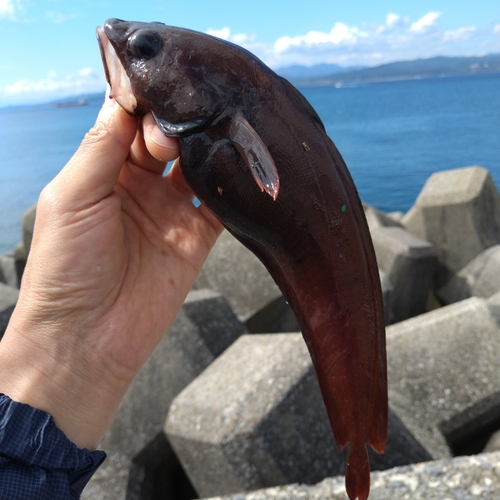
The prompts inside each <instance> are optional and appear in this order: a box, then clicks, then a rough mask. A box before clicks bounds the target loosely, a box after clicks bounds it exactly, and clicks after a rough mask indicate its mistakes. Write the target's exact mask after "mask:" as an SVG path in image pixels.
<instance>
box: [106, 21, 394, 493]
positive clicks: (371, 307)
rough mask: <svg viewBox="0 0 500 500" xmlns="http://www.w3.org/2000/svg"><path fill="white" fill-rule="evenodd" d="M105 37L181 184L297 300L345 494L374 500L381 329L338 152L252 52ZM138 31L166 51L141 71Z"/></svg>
mask: <svg viewBox="0 0 500 500" xmlns="http://www.w3.org/2000/svg"><path fill="white" fill-rule="evenodd" d="M103 29H104V32H105V33H106V35H107V37H108V38H109V39H110V41H111V43H112V45H113V47H114V48H115V50H116V53H117V55H118V57H119V58H120V60H121V62H122V64H123V66H124V67H125V70H126V72H127V74H128V76H129V78H130V81H131V85H132V89H133V92H134V95H135V97H136V98H137V101H138V103H137V108H136V109H135V110H128V111H129V112H136V113H138V114H140V113H144V112H146V111H147V110H151V111H152V112H153V114H154V116H155V117H156V118H157V121H158V123H159V124H160V126H161V125H163V126H162V129H163V130H164V132H165V133H166V134H167V135H173V136H177V137H179V143H180V163H181V169H182V173H183V175H184V177H185V179H186V181H187V183H188V184H189V186H190V187H191V189H192V190H193V192H194V193H195V194H196V196H197V197H198V198H199V199H200V200H201V201H202V202H203V203H204V204H205V205H206V206H207V207H208V208H209V209H210V210H211V211H212V212H213V213H214V214H215V215H216V217H217V218H218V219H219V220H220V221H221V222H222V223H223V225H224V226H225V227H226V228H227V229H228V230H229V231H230V232H231V233H232V234H233V235H234V236H235V237H236V238H237V239H238V240H239V241H241V242H242V243H243V244H244V245H245V246H246V247H247V248H249V249H250V250H251V251H252V252H253V253H255V255H256V256H257V257H258V258H259V259H260V260H261V261H262V262H263V263H264V265H265V266H266V267H267V269H268V270H269V272H270V274H271V275H272V276H273V278H274V280H275V281H276V283H277V284H278V286H279V287H280V289H281V291H282V292H283V295H284V296H285V298H286V300H287V301H288V302H289V304H290V307H291V308H292V310H293V312H294V313H295V315H296V317H297V320H298V322H299V325H300V327H301V330H302V333H303V336H304V339H305V341H306V344H307V346H308V349H309V352H310V354H311V358H312V360H313V364H314V367H315V369H316V373H317V376H318V381H319V385H320V388H321V392H322V395H323V399H324V402H325V406H326V409H327V413H328V417H329V420H330V424H331V427H332V430H333V434H334V437H335V440H336V442H337V444H338V446H339V447H340V449H343V448H344V447H345V446H346V445H347V444H348V443H350V448H349V454H348V459H347V465H346V489H347V493H348V495H349V498H350V499H351V500H354V499H355V498H359V500H366V499H367V498H368V493H369V484H370V476H369V461H368V456H367V451H366V444H369V445H370V446H372V447H373V448H374V450H375V451H377V452H378V453H382V452H383V451H384V449H385V444H386V440H387V414H388V406H387V373H386V352H385V322H384V314H383V303H382V293H381V289H380V280H379V275H378V268H377V263H376V259H375V254H374V250H373V245H372V242H371V238H370V234H369V230H368V226H367V223H366V219H365V216H364V211H363V208H362V205H361V202H360V199H359V196H358V193H357V190H356V187H355V185H354V182H353V180H352V178H351V176H350V174H349V171H348V170H347V167H346V165H345V163H344V161H343V159H342V157H341V155H340V153H339V152H338V150H337V148H336V147H335V145H334V144H333V142H332V141H331V140H330V138H329V137H328V136H327V134H326V131H325V128H324V126H323V124H322V122H321V120H320V118H319V116H318V115H317V113H316V112H315V111H314V109H313V108H312V107H311V106H310V104H309V103H308V102H307V100H306V99H305V98H304V97H303V96H302V95H301V94H300V93H299V91H298V90H296V89H295V88H294V87H293V86H292V85H291V84H289V83H288V82H287V81H286V80H284V79H282V78H280V77H279V76H278V75H276V74H275V73H274V72H272V71H271V70H270V69H269V68H267V67H266V66H265V65H264V64H263V63H262V62H261V61H259V60H258V59H257V58H256V57H255V56H253V55H252V54H250V53H249V52H247V51H246V50H244V49H242V48H240V47H237V46H235V45H233V44H230V43H228V42H225V41H222V40H219V39H216V38H214V37H210V36H208V35H203V34H200V33H196V32H192V31H189V30H184V29H180V28H173V27H169V26H165V25H162V24H144V23H125V22H122V21H118V20H109V21H107V22H106V24H105V25H104V28H103ZM137 30H154V31H156V32H157V33H159V34H160V35H161V37H162V39H163V43H164V45H163V47H162V49H161V51H160V52H159V53H158V54H157V55H155V56H154V57H151V58H148V59H147V60H145V61H142V62H141V61H137V60H136V59H134V57H132V55H131V54H130V47H129V48H128V49H127V40H128V39H129V38H130V36H131V35H132V34H133V33H138V31H137ZM158 70H159V71H158ZM145 75H146V76H145ZM238 114H240V115H242V116H243V117H244V119H245V120H246V121H247V122H248V124H249V125H250V126H251V128H253V130H255V131H256V133H257V134H258V136H259V137H260V139H261V140H262V142H263V143H264V145H265V146H266V147H267V150H268V151H269V154H270V155H271V157H272V159H273V161H274V163H275V165H276V169H277V172H278V175H279V193H278V194H277V195H276V196H275V199H273V196H269V193H266V192H265V191H263V190H262V189H261V188H260V187H259V186H258V185H257V183H256V181H255V180H254V178H253V177H252V175H251V171H250V168H249V167H248V164H247V163H248V162H246V161H244V158H243V157H242V153H241V152H240V151H238V149H237V147H235V143H234V142H233V141H232V140H231V123H232V120H234V119H235V117H236V116H237V115H238ZM185 124H186V125H185Z"/></svg>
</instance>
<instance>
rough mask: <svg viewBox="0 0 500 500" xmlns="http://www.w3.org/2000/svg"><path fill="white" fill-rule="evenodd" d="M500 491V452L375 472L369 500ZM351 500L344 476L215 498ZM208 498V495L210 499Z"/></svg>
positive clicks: (456, 498)
mask: <svg viewBox="0 0 500 500" xmlns="http://www.w3.org/2000/svg"><path fill="white" fill-rule="evenodd" d="M499 492H500V452H499V453H488V454H483V455H475V456H472V457H458V458H454V459H444V460H436V461H433V462H427V463H423V464H415V465H408V466H405V467H396V468H394V469H391V470H387V471H383V472H373V473H372V475H371V488H370V497H369V500H393V499H397V500H474V499H479V498H483V499H489V500H494V499H496V498H498V497H499ZM325 499H328V500H348V498H347V495H346V493H345V486H344V478H343V477H334V478H328V479H325V480H324V481H322V482H320V483H318V484H316V485H314V486H307V485H302V484H291V485H287V486H281V487H276V488H268V489H263V490H259V491H251V492H249V493H238V494H236V495H227V496H219V497H212V498H211V500H325ZM207 500H208V499H207Z"/></svg>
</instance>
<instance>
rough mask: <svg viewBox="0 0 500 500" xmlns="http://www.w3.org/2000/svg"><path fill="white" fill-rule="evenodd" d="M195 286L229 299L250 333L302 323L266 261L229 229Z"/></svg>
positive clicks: (278, 329)
mask: <svg viewBox="0 0 500 500" xmlns="http://www.w3.org/2000/svg"><path fill="white" fill-rule="evenodd" d="M194 287H195V288H197V289H199V288H209V289H211V290H216V291H217V292H219V293H220V294H221V295H223V296H224V297H226V298H227V300H228V302H229V304H230V305H231V307H232V308H233V311H234V312H235V313H236V315H237V316H238V318H239V319H240V321H241V322H243V323H244V324H245V326H246V327H247V329H248V331H250V332H258V333H264V332H266V333H267V332H277V331H297V330H298V324H297V321H296V319H295V316H294V315H293V313H292V311H291V309H290V308H289V307H288V305H287V304H286V302H285V299H284V298H283V296H282V294H281V292H280V290H279V288H278V286H277V285H276V283H275V282H274V280H273V279H272V278H271V276H270V274H269V273H268V271H267V269H266V268H265V266H264V264H262V262H260V260H259V259H258V258H257V257H256V256H255V255H254V254H253V253H252V252H250V250H248V249H247V248H246V247H244V246H243V245H242V244H241V243H240V242H239V241H238V240H237V239H236V238H234V236H232V235H231V234H230V233H229V232H228V231H224V232H223V233H222V234H221V235H220V236H219V239H218V240H217V243H216V244H215V246H214V248H213V249H212V251H211V252H210V255H209V256H208V258H207V260H206V262H205V264H204V266H203V268H202V270H201V273H200V275H199V277H198V279H197V281H196V283H195V286H194Z"/></svg>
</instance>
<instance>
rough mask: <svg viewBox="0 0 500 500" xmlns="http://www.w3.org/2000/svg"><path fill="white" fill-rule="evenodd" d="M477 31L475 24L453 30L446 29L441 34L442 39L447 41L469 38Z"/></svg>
mask: <svg viewBox="0 0 500 500" xmlns="http://www.w3.org/2000/svg"><path fill="white" fill-rule="evenodd" d="M476 33H477V28H476V27H475V26H469V27H467V28H459V29H457V30H454V31H446V32H445V33H444V35H443V40H444V41H445V42H449V41H459V40H469V38H471V37H473V36H474V35H475V34H476Z"/></svg>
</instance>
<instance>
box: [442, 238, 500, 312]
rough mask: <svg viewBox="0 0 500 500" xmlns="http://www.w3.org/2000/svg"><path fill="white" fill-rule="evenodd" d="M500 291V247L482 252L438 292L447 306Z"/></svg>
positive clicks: (496, 246) (489, 295) (493, 247)
mask: <svg viewBox="0 0 500 500" xmlns="http://www.w3.org/2000/svg"><path fill="white" fill-rule="evenodd" d="M499 291H500V245H494V246H492V247H490V248H487V249H486V250H485V251H484V252H481V253H480V254H479V255H478V256H477V257H476V258H475V259H473V260H472V261H471V262H469V263H468V264H467V265H466V266H465V267H464V268H462V269H461V270H460V271H459V272H458V273H457V274H456V275H455V276H453V277H452V278H451V279H450V280H449V281H448V283H446V285H445V286H444V287H442V288H441V289H439V290H438V291H437V295H438V297H439V298H440V299H441V300H442V301H443V303H445V304H451V303H453V302H458V301H459V300H464V299H467V298H469V297H485V298H487V297H491V296H492V295H494V294H495V293H496V292H499Z"/></svg>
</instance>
